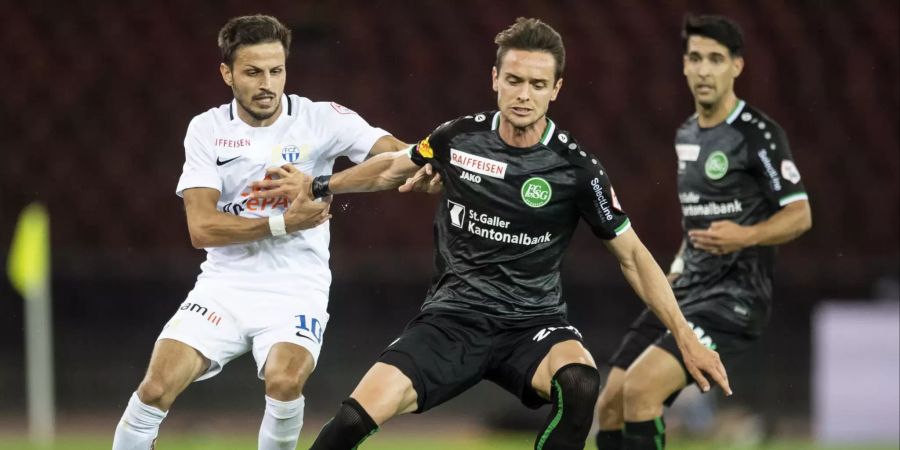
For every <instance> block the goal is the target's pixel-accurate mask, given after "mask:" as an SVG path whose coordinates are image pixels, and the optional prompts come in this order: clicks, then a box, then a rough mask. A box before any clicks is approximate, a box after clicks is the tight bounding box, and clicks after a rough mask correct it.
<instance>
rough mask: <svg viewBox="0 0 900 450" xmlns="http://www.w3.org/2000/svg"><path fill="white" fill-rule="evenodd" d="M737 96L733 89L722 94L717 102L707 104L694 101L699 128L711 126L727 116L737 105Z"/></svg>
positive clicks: (722, 120)
mask: <svg viewBox="0 0 900 450" xmlns="http://www.w3.org/2000/svg"><path fill="white" fill-rule="evenodd" d="M737 104H738V98H737V95H735V93H734V91H731V92H729V93H727V94H725V95H723V96H722V98H721V99H719V101H718V102H716V103H714V104H712V105H709V106H708V107H707V106H704V105H701V104H700V103H695V106H696V108H697V123H698V124H699V125H700V127H701V128H712V127H714V126H716V125H718V124H720V123H722V122H724V121H725V119H727V118H728V116H729V115H731V112H732V111H734V108H735V107H737Z"/></svg>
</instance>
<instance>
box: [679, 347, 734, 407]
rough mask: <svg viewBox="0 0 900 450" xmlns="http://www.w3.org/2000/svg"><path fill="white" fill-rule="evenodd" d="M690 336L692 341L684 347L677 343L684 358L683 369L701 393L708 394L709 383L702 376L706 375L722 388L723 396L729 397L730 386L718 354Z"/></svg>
mask: <svg viewBox="0 0 900 450" xmlns="http://www.w3.org/2000/svg"><path fill="white" fill-rule="evenodd" d="M691 336H693V339H689V341H690V342H687V343H684V345H682V343H681V342H679V343H678V346H679V348H680V350H681V355H682V358H684V367H685V368H687V371H688V373H690V374H691V377H693V378H694V380H695V381H696V382H697V386H698V387H700V390H701V391H703V392H709V381H708V380H707V379H706V377H705V376H704V374H706V375H709V376H710V378H712V380H713V381H714V382H715V383H716V384H718V385H719V386H721V387H722V390H723V391H725V395H728V396H730V395H731V394H732V392H731V386H730V385H729V384H728V373H727V372H725V366H724V365H722V360H721V359H719V354H718V353H716V352H715V351H713V350H710V349H709V348H707V347H706V346H705V345H703V344H701V343H700V341H699V340H698V339H697V338H696V336H695V335H693V333H692V334H691Z"/></svg>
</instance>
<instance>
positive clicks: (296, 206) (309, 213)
mask: <svg viewBox="0 0 900 450" xmlns="http://www.w3.org/2000/svg"><path fill="white" fill-rule="evenodd" d="M311 195H312V194H310V193H309V187H306V188H302V189H301V192H300V193H299V194H298V195H297V197H296V198H294V201H292V202H291V205H290V206H289V207H288V209H287V210H285V211H284V224H285V228H286V229H287V232H288V233H293V232H295V231H297V230H306V229H309V228H315V227H317V226H319V225H322V224H323V223H325V222H327V221H328V220H330V219H331V198H332V197H331V196H330V195H329V196H327V197H324V198H322V199H321V200H319V201H316V200H314V199H312V198H311V197H310V196H311Z"/></svg>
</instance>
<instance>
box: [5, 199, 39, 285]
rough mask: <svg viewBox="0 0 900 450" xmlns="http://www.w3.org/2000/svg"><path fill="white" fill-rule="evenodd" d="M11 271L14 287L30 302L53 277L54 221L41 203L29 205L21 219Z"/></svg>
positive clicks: (12, 251)
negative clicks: (36, 292)
mask: <svg viewBox="0 0 900 450" xmlns="http://www.w3.org/2000/svg"><path fill="white" fill-rule="evenodd" d="M7 268H8V273H9V280H10V282H11V283H12V285H13V287H14V288H16V290H17V291H19V295H21V296H22V297H25V298H26V299H28V298H29V297H30V295H29V293H33V292H34V291H35V289H42V288H43V286H45V285H46V281H47V278H48V277H49V275H50V219H49V217H48V216H47V210H46V209H45V208H44V206H43V205H41V204H40V203H32V204H30V205H28V206H27V207H26V208H25V210H24V211H22V215H21V216H19V223H18V224H17V225H16V231H15V233H13V241H12V248H10V251H9V260H8V261H7Z"/></svg>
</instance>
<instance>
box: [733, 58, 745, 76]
mask: <svg viewBox="0 0 900 450" xmlns="http://www.w3.org/2000/svg"><path fill="white" fill-rule="evenodd" d="M731 64H733V67H734V77H735V78H737V77H739V76H741V72H743V71H744V57H743V56H736V57H735V58H734V59H733V60H732V61H731Z"/></svg>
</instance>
